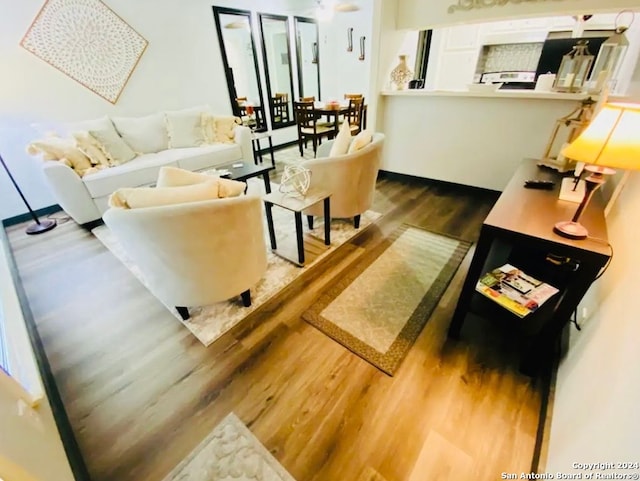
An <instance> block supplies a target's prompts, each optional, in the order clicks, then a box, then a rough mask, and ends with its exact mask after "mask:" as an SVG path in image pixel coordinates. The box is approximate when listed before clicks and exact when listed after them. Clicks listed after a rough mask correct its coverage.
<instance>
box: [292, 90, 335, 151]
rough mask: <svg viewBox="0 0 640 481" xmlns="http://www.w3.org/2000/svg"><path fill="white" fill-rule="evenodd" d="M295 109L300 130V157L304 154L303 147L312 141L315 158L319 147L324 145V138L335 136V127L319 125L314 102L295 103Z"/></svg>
mask: <svg viewBox="0 0 640 481" xmlns="http://www.w3.org/2000/svg"><path fill="white" fill-rule="evenodd" d="M293 109H294V112H295V116H296V126H297V129H298V147H299V148H300V156H302V155H303V154H304V151H303V146H304V147H306V146H307V141H308V140H311V142H312V144H313V154H314V156H315V154H316V152H317V150H318V145H319V144H320V143H322V137H323V136H327V137H329V136H331V135H335V134H336V131H335V127H334V126H332V125H320V124H319V123H318V116H317V114H316V111H315V109H314V103H313V102H294V103H293Z"/></svg>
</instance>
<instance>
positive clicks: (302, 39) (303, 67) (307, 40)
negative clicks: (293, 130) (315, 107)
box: [295, 17, 320, 100]
mask: <svg viewBox="0 0 640 481" xmlns="http://www.w3.org/2000/svg"><path fill="white" fill-rule="evenodd" d="M295 25H296V51H297V58H298V84H299V85H300V97H301V98H302V97H315V98H316V99H317V100H320V59H319V55H318V54H319V52H318V25H317V23H316V21H315V20H314V19H312V18H305V17H295Z"/></svg>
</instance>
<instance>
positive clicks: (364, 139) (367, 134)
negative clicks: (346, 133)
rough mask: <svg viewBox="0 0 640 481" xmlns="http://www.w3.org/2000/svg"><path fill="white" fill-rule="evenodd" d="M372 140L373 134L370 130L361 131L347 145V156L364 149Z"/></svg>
mask: <svg viewBox="0 0 640 481" xmlns="http://www.w3.org/2000/svg"><path fill="white" fill-rule="evenodd" d="M372 140H373V133H372V132H371V131H370V130H363V131H362V132H360V133H359V134H358V135H356V136H355V137H354V138H353V140H352V141H351V145H349V150H348V151H347V153H348V154H353V153H354V152H357V151H358V150H360V149H364V148H365V147H366V146H367V145H369V144H370V143H371V141H372Z"/></svg>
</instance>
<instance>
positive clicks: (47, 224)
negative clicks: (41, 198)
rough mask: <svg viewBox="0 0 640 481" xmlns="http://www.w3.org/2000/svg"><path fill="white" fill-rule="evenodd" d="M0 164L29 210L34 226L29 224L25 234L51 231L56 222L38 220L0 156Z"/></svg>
mask: <svg viewBox="0 0 640 481" xmlns="http://www.w3.org/2000/svg"><path fill="white" fill-rule="evenodd" d="M0 162H1V163H2V167H4V170H6V171H7V175H8V176H9V179H10V180H11V183H12V184H13V186H14V187H15V188H16V190H17V191H18V194H20V197H21V198H22V202H24V205H26V206H27V209H29V214H31V217H32V218H33V222H34V224H30V225H29V226H28V227H27V234H29V235H34V234H42V233H43V232H47V231H48V230H51V229H53V228H54V227H55V226H56V221H55V220H53V219H43V220H40V219H38V216H37V215H36V213H35V212H34V211H33V210H32V209H31V206H30V205H29V203H28V202H27V199H25V198H24V195H23V194H22V191H21V190H20V187H18V184H17V182H16V180H15V179H14V178H13V175H11V172H10V171H9V167H7V164H5V163H4V159H3V158H2V155H0Z"/></svg>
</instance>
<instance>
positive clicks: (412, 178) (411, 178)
mask: <svg viewBox="0 0 640 481" xmlns="http://www.w3.org/2000/svg"><path fill="white" fill-rule="evenodd" d="M378 179H390V180H398V181H400V182H415V183H422V184H431V185H447V186H449V187H452V188H454V189H463V190H466V191H476V192H484V193H491V194H495V193H499V192H500V191H499V190H494V189H486V188H484V187H477V186H474V185H466V184H458V183H456V182H448V181H446V180H437V179H429V178H427V177H418V176H416V175H409V174H400V173H398V172H389V171H388V170H380V171H379V172H378Z"/></svg>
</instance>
